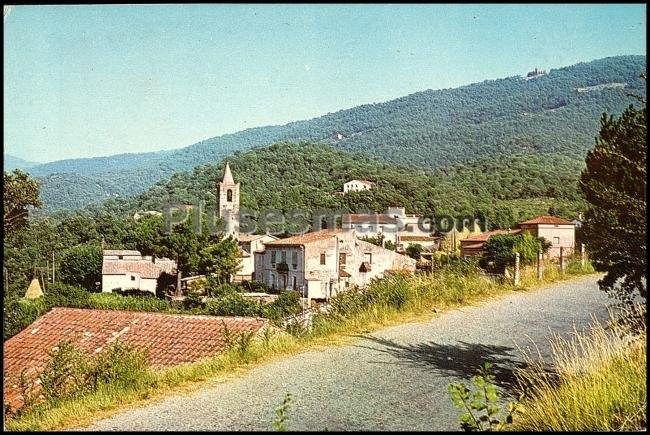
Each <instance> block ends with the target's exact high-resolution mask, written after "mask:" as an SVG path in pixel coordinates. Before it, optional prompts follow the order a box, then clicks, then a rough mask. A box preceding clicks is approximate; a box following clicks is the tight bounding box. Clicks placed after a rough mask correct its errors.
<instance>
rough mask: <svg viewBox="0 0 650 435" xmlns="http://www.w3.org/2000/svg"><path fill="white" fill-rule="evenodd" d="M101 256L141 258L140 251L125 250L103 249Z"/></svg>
mask: <svg viewBox="0 0 650 435" xmlns="http://www.w3.org/2000/svg"><path fill="white" fill-rule="evenodd" d="M103 255H104V256H106V255H128V256H138V257H142V254H141V253H140V251H132V250H127V249H105V250H104V251H103Z"/></svg>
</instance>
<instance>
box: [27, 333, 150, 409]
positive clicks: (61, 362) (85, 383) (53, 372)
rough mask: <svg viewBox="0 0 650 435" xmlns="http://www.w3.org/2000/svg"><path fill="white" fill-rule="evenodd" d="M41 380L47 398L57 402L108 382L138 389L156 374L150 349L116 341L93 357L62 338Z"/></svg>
mask: <svg viewBox="0 0 650 435" xmlns="http://www.w3.org/2000/svg"><path fill="white" fill-rule="evenodd" d="M39 380H40V384H41V387H42V394H43V396H44V398H45V400H46V401H49V402H53V401H58V400H61V399H65V398H69V397H72V396H75V395H78V394H83V393H87V392H92V391H96V390H97V389H98V388H100V387H102V386H107V385H108V386H117V387H119V388H129V389H130V388H137V387H139V386H143V385H145V384H146V383H148V382H152V381H153V380H154V377H153V376H152V373H151V372H150V371H149V369H148V368H147V354H146V352H145V351H142V350H136V349H134V348H133V347H131V346H130V345H127V344H124V343H121V342H119V341H116V342H114V343H111V344H110V345H109V346H108V347H107V348H106V349H105V350H104V351H103V352H102V353H100V354H99V355H97V356H93V355H87V354H85V353H84V352H83V351H81V350H80V349H78V348H77V347H75V346H74V345H73V344H72V343H70V342H69V341H62V342H60V343H59V344H58V345H57V347H56V348H55V349H54V350H53V351H52V352H51V353H50V360H49V361H48V363H47V365H46V366H45V368H44V369H43V371H42V372H41V374H40V375H39ZM26 390H28V389H26Z"/></svg>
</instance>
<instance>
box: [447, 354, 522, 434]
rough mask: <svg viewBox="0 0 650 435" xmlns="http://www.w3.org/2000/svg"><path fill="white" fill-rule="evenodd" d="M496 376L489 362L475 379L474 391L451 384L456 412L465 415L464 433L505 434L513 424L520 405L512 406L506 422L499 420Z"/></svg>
mask: <svg viewBox="0 0 650 435" xmlns="http://www.w3.org/2000/svg"><path fill="white" fill-rule="evenodd" d="M495 379H496V377H495V376H494V374H493V373H492V364H490V363H488V362H486V363H485V364H484V365H483V367H481V368H480V369H479V371H478V374H477V375H475V376H473V377H472V383H473V384H474V390H473V391H472V390H470V388H469V387H468V386H466V385H465V384H463V383H457V384H449V386H448V391H449V394H450V395H451V401H452V402H453V404H454V406H455V407H456V408H459V409H461V410H462V411H463V413H462V414H461V415H460V422H461V423H460V427H461V429H463V430H464V431H467V432H471V431H493V430H503V429H505V428H506V427H507V426H508V425H510V424H512V414H513V413H514V412H515V410H516V408H517V402H511V403H510V404H509V405H508V412H507V413H506V415H505V419H504V421H501V420H500V419H499V411H500V408H499V405H498V403H499V390H498V388H497V386H496V384H495Z"/></svg>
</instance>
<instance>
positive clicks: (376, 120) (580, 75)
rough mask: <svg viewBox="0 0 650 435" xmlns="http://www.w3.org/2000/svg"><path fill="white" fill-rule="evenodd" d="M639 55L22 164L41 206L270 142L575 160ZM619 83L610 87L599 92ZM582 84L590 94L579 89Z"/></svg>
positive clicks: (151, 179) (379, 152) (631, 81)
mask: <svg viewBox="0 0 650 435" xmlns="http://www.w3.org/2000/svg"><path fill="white" fill-rule="evenodd" d="M645 70H646V57H645V56H617V57H609V58H605V59H599V60H595V61H591V62H586V63H579V64H576V65H573V66H569V67H564V68H559V69H554V70H550V71H548V72H547V73H546V74H545V75H543V76H539V77H536V78H535V79H534V80H525V79H524V78H523V77H520V76H515V77H509V78H505V79H499V80H490V81H484V82H481V83H476V84H472V85H467V86H463V87H459V88H455V89H443V90H435V91H434V90H427V91H422V92H417V93H414V94H410V95H407V96H404V97H401V98H397V99H395V100H391V101H388V102H384V103H377V104H366V105H361V106H358V107H354V108H351V109H346V110H341V111H338V112H335V113H329V114H327V115H323V116H321V117H317V118H314V119H311V120H306V121H296V122H292V123H289V124H286V125H279V126H267V127H256V128H251V129H247V130H243V131H241V132H237V133H233V134H227V135H222V136H218V137H214V138H211V139H207V140H205V141H201V142H198V143H195V144H193V145H190V146H188V147H185V148H181V149H176V150H167V151H160V152H153V153H137V154H120V155H115V156H109V157H96V158H89V159H70V160H62V161H57V162H51V163H46V164H42V165H38V166H35V167H32V168H30V172H31V173H32V174H33V175H35V176H37V177H38V178H39V179H40V180H41V182H42V185H43V190H42V192H43V193H42V196H43V199H44V202H45V204H46V207H47V208H48V209H50V210H56V209H66V208H68V209H74V208H79V207H82V206H84V205H87V204H90V203H97V202H101V201H103V200H105V199H107V198H110V197H116V196H120V197H123V196H129V195H135V194H138V193H140V192H142V191H144V190H145V189H147V188H148V187H149V186H151V185H153V184H154V183H155V182H156V181H159V180H164V179H167V178H169V177H170V176H171V175H172V173H174V172H176V171H182V170H189V169H192V168H194V167H195V166H197V165H201V164H207V163H217V162H219V161H221V160H222V159H223V158H224V157H227V156H229V155H231V154H233V153H237V152H238V151H243V150H247V149H250V148H255V147H261V146H267V145H270V144H272V143H275V142H278V141H300V140H306V141H311V142H317V143H323V144H328V145H331V146H333V147H335V148H337V149H341V150H346V151H355V152H363V153H365V154H368V155H370V156H373V157H376V158H379V159H382V160H384V161H388V162H392V163H398V164H406V165H417V166H419V167H422V168H425V169H429V170H434V169H437V168H444V167H447V166H449V165H455V164H458V163H470V162H472V161H475V160H477V159H479V158H481V157H486V156H488V157H489V156H504V157H505V156H507V155H509V154H539V153H551V154H559V155H562V156H569V157H575V158H583V157H584V154H585V153H586V151H587V150H588V149H590V148H591V147H592V146H593V140H594V137H595V136H596V135H597V132H598V125H599V118H600V116H601V114H602V113H603V112H608V113H619V112H621V111H622V110H623V109H624V108H625V107H626V106H628V105H629V104H631V103H633V102H634V100H633V99H631V98H630V97H629V96H628V95H627V94H628V93H632V94H639V95H645V92H646V84H645V81H643V80H642V79H640V77H639V76H640V74H642V73H643V72H645ZM608 83H624V84H625V85H624V86H621V85H618V86H616V87H608V86H599V85H606V84H608ZM579 88H580V89H583V88H590V89H592V90H591V91H589V92H582V91H579V90H578V89H579Z"/></svg>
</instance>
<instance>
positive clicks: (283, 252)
mask: <svg viewBox="0 0 650 435" xmlns="http://www.w3.org/2000/svg"><path fill="white" fill-rule="evenodd" d="M281 255H282V261H281V263H286V262H287V251H282V254H281Z"/></svg>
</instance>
